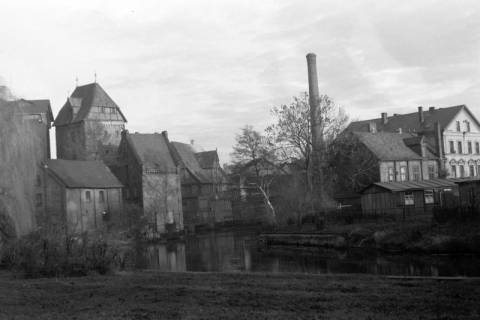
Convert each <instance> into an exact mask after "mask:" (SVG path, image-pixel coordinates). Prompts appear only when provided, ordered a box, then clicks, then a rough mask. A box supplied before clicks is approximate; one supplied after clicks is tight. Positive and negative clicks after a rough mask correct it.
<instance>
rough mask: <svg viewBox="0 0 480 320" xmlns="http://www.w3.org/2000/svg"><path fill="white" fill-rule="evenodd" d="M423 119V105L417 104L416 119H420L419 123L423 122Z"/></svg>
mask: <svg viewBox="0 0 480 320" xmlns="http://www.w3.org/2000/svg"><path fill="white" fill-rule="evenodd" d="M424 120H425V119H424V117H423V107H422V106H419V107H418V121H420V123H423V121H424Z"/></svg>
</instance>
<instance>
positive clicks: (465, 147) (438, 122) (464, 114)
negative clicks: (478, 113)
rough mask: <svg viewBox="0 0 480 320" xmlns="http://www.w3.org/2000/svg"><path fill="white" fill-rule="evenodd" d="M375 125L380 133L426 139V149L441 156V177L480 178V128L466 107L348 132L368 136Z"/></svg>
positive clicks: (360, 125)
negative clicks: (365, 133) (408, 134)
mask: <svg viewBox="0 0 480 320" xmlns="http://www.w3.org/2000/svg"><path fill="white" fill-rule="evenodd" d="M371 124H374V125H375V126H376V130H377V131H379V132H404V133H410V134H413V135H417V136H423V137H425V142H426V143H427V145H428V146H429V147H430V148H431V149H433V150H436V152H435V153H436V154H437V155H439V157H440V159H441V161H440V167H441V168H442V170H441V171H443V172H442V175H444V176H446V177H449V178H455V177H473V176H479V175H480V124H479V122H478V120H477V118H476V117H475V115H474V114H473V113H472V112H471V111H470V110H469V109H468V107H467V106H465V105H459V106H453V107H448V108H434V107H430V108H429V109H428V110H423V108H422V107H418V111H417V112H414V113H408V114H394V115H393V116H388V115H387V113H382V114H381V117H380V118H377V119H370V120H364V121H356V122H352V123H351V124H350V126H349V127H348V128H347V130H349V131H357V132H358V131H362V132H368V131H369V126H370V125H371Z"/></svg>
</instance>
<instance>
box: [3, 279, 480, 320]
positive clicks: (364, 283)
mask: <svg viewBox="0 0 480 320" xmlns="http://www.w3.org/2000/svg"><path fill="white" fill-rule="evenodd" d="M479 296H480V280H472V279H470V280H431V279H430V280H426V279H403V278H394V279H392V278H387V277H377V276H367V275H300V274H277V275H271V274H270V275H266V274H251V273H250V274H248V273H247V274H243V273H157V272H136V273H123V274H117V275H109V276H88V277H82V278H60V279H53V278H50V279H28V280H27V279H16V278H14V277H13V274H12V273H9V272H5V271H0V306H1V308H0V319H409V320H410V319H420V318H421V319H478V317H479V316H480V305H479V304H478V297H479Z"/></svg>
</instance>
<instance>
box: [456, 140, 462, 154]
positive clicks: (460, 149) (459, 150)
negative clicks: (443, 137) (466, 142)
mask: <svg viewBox="0 0 480 320" xmlns="http://www.w3.org/2000/svg"><path fill="white" fill-rule="evenodd" d="M457 149H458V154H462V141H457Z"/></svg>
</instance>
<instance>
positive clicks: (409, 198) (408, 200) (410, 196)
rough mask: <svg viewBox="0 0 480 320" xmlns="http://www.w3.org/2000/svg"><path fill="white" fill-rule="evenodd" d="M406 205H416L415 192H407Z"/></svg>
mask: <svg viewBox="0 0 480 320" xmlns="http://www.w3.org/2000/svg"><path fill="white" fill-rule="evenodd" d="M404 199H405V205H406V206H413V205H414V204H415V201H414V198H413V192H411V191H405V196H404Z"/></svg>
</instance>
